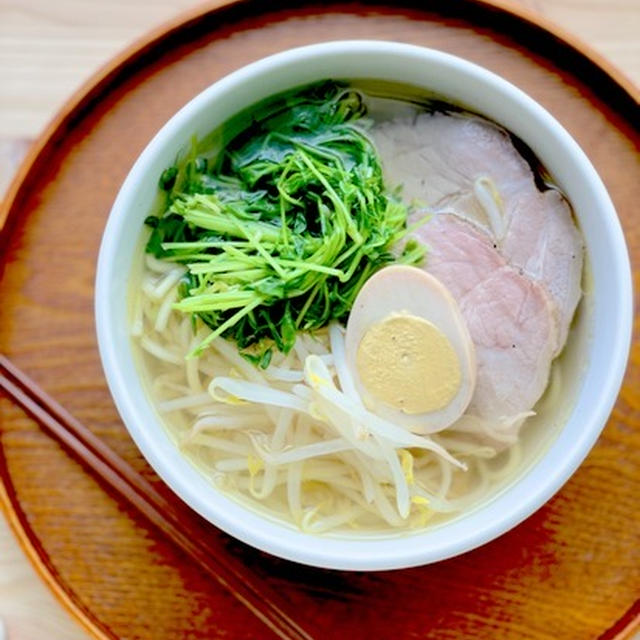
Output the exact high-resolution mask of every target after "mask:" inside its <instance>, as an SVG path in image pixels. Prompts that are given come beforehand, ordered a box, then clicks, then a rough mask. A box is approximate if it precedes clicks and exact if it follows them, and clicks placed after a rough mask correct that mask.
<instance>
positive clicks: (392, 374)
mask: <svg viewBox="0 0 640 640" xmlns="http://www.w3.org/2000/svg"><path fill="white" fill-rule="evenodd" d="M356 366H357V368H358V373H359V374H360V379H361V381H362V384H363V385H364V387H365V389H366V390H367V391H368V392H369V393H370V394H371V395H373V396H375V397H376V398H377V399H378V400H381V401H382V402H384V403H385V404H387V405H389V406H391V407H393V408H395V409H398V410H400V411H403V412H404V413H407V414H412V415H413V414H418V413H427V412H430V411H438V410H440V409H443V408H444V407H446V406H447V405H448V404H449V403H450V402H451V401H452V400H453V399H454V398H455V396H456V394H457V392H458V390H459V389H460V385H461V383H462V371H461V367H460V361H459V359H458V356H457V354H456V352H455V350H454V348H453V345H452V344H451V342H450V341H449V339H448V338H447V336H445V335H444V333H443V332H442V331H440V329H438V327H436V326H435V325H434V324H432V323H431V322H429V321H428V320H425V319H424V318H420V317H418V316H414V315H411V314H409V313H393V314H391V315H389V316H387V317H386V318H385V319H384V320H382V321H381V322H379V323H377V324H374V325H372V326H371V327H370V328H369V329H368V330H367V331H366V333H365V334H364V336H363V337H362V340H361V341H360V344H359V345H358V351H357V355H356Z"/></svg>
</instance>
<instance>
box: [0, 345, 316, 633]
mask: <svg viewBox="0 0 640 640" xmlns="http://www.w3.org/2000/svg"><path fill="white" fill-rule="evenodd" d="M0 389H4V390H5V391H6V393H7V394H8V395H9V396H10V397H11V398H12V399H13V400H14V401H15V402H16V403H17V404H19V405H20V406H21V407H22V408H23V409H24V410H25V411H26V412H27V413H28V414H29V415H31V416H32V417H33V418H34V419H35V420H37V421H38V422H39V423H40V424H41V425H42V427H43V428H44V429H45V430H46V431H48V432H49V433H50V434H51V435H53V436H54V437H55V438H56V439H57V440H58V441H60V442H61V443H62V444H63V445H64V446H65V447H66V448H67V449H68V450H69V451H71V452H72V453H73V454H74V455H75V456H76V457H77V458H78V459H79V460H80V461H81V462H83V463H84V464H85V465H86V467H88V468H89V469H90V470H91V471H92V472H93V473H95V474H96V475H97V476H98V477H99V478H100V479H102V480H103V481H104V482H106V483H107V484H108V485H109V486H110V487H111V488H112V489H113V490H114V491H116V492H117V493H118V494H119V495H120V496H121V497H123V498H124V499H125V500H127V501H128V502H129V503H130V504H131V505H132V506H134V507H135V508H136V509H137V510H138V511H139V512H140V513H141V514H142V515H144V516H145V517H146V518H147V519H148V520H149V521H150V522H151V523H152V524H154V525H155V526H156V527H157V528H158V529H159V530H160V531H161V532H162V533H164V534H165V535H166V536H167V537H168V538H169V539H170V540H172V541H173V542H174V543H175V544H176V545H177V546H178V547H179V548H180V549H182V550H183V551H184V552H185V553H186V554H187V555H188V556H190V557H191V558H192V559H193V560H194V561H195V562H196V563H197V564H198V565H199V566H200V567H201V568H202V569H204V570H205V571H206V572H207V573H208V574H209V575H210V576H212V577H213V578H215V579H216V580H217V581H218V582H219V583H220V584H221V585H222V586H223V587H225V588H226V589H227V590H228V591H229V592H230V593H231V594H232V595H233V596H234V597H235V598H237V599H238V600H239V601H240V602H242V604H244V605H245V607H247V609H248V610H249V611H251V613H253V615H255V616H256V617H257V618H259V619H260V620H261V621H262V622H263V623H264V624H265V625H266V626H267V627H269V629H271V631H273V633H274V634H275V635H276V636H278V637H279V638H283V639H284V640H313V638H312V636H311V635H310V634H309V633H308V632H307V631H305V630H304V629H303V628H302V627H301V626H300V625H299V624H298V623H297V622H296V621H295V620H293V618H292V617H291V616H290V615H288V614H287V613H286V611H285V607H284V606H283V604H282V603H281V599H280V597H279V596H278V595H277V594H276V593H274V592H273V590H272V589H271V588H270V587H269V586H268V585H266V584H264V583H261V584H260V585H258V584H256V577H255V575H254V574H252V572H251V571H250V570H249V569H248V568H247V567H246V566H245V565H244V564H242V563H241V562H239V561H237V560H236V559H235V558H234V557H233V556H231V555H230V554H229V553H227V552H226V550H224V549H223V548H216V547H215V546H214V545H213V544H212V543H211V541H210V540H208V539H207V538H206V537H203V535H202V531H200V530H198V528H197V527H195V526H193V525H192V524H191V523H190V522H188V521H186V520H185V519H184V518H182V519H181V518H180V514H179V511H178V509H177V508H176V507H175V506H174V505H173V504H172V503H171V502H169V501H168V500H166V499H165V498H164V497H163V496H162V495H161V494H160V493H158V492H157V491H156V489H154V488H153V486H152V485H151V484H149V483H148V482H147V481H146V480H145V479H144V478H143V477H142V476H141V475H140V474H139V473H137V472H136V471H135V470H134V469H133V468H132V467H130V466H129V465H128V464H127V463H126V462H125V461H124V460H122V458H120V457H119V456H118V455H117V454H116V453H115V452H114V451H112V450H111V449H110V448H109V447H108V446H107V445H106V444H105V443H104V442H103V441H102V440H100V438H98V437H97V436H96V435H95V434H94V433H93V432H92V431H90V430H89V429H88V428H87V427H86V426H84V425H83V424H82V423H80V422H79V421H78V420H77V419H76V418H74V417H73V416H72V415H71V414H70V413H69V412H68V411H67V410H66V409H65V408H64V407H62V406H61V405H60V404H58V402H56V401H55V400H54V399H53V398H52V397H51V396H50V395H49V394H47V393H46V392H45V391H43V390H42V389H41V388H40V387H39V386H38V385H37V384H36V383H35V382H34V381H33V380H31V379H30V378H29V377H28V376H27V375H26V374H25V373H24V372H22V371H21V370H20V369H19V368H18V367H16V366H15V365H14V364H13V363H12V362H11V361H10V360H9V359H8V358H7V357H6V356H4V355H2V354H0Z"/></svg>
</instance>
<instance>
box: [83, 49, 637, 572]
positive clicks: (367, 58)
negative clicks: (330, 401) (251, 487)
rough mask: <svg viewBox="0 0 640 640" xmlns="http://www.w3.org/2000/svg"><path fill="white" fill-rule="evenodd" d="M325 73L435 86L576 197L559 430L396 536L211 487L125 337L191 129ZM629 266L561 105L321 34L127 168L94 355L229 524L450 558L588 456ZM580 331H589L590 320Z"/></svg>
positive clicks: (202, 128) (276, 59)
mask: <svg viewBox="0 0 640 640" xmlns="http://www.w3.org/2000/svg"><path fill="white" fill-rule="evenodd" d="M324 78H334V79H339V78H344V79H356V78H369V79H371V78H376V79H381V80H389V81H395V82H403V83H406V84H410V85H414V86H416V87H419V88H425V89H429V90H432V91H436V92H437V93H438V94H441V95H442V96H445V97H446V98H447V99H448V100H449V101H451V102H454V103H460V104H463V105H465V106H467V107H468V108H471V109H473V110H475V111H477V112H479V113H481V114H483V115H485V116H487V117H489V118H491V119H493V120H495V121H497V122H499V123H501V124H502V125H503V126H504V127H506V128H507V129H509V130H511V131H512V132H514V133H515V134H516V135H517V136H519V137H520V138H521V139H522V140H524V141H525V142H526V143H527V144H528V145H529V146H530V147H531V149H532V150H533V151H534V152H535V154H536V155H537V156H538V157H539V158H540V159H541V160H542V162H543V164H544V165H545V166H546V167H547V169H548V170H549V171H550V173H551V174H552V175H553V176H554V177H555V179H556V181H557V182H558V184H559V185H560V187H561V188H562V189H563V190H564V192H565V193H566V194H567V195H568V197H569V199H570V201H571V202H572V204H573V207H574V210H575V213H576V216H577V218H578V220H579V223H580V226H581V228H582V231H583V233H584V237H585V240H586V246H587V254H588V257H589V262H590V265H591V270H592V274H593V287H592V290H591V300H592V302H591V304H590V305H589V306H590V307H591V308H590V309H588V311H587V312H586V313H585V317H586V320H585V322H586V333H587V334H588V335H587V337H586V338H585V339H583V340H582V341H581V342H580V344H579V345H578V346H577V347H574V349H577V352H576V353H575V354H574V356H573V357H574V360H575V361H576V362H577V363H582V369H583V370H582V371H580V372H579V373H578V369H579V367H577V368H576V369H575V371H576V375H575V377H574V378H575V379H574V380H573V381H571V382H570V385H573V390H574V391H575V397H576V399H575V402H574V403H573V404H572V409H571V410H570V415H569V417H568V420H567V421H566V424H564V426H563V428H561V429H559V433H558V434H557V436H556V437H555V439H554V440H553V442H552V443H551V444H550V445H548V446H547V447H546V449H545V450H544V451H543V452H542V453H541V454H540V455H538V457H537V459H535V460H529V461H528V463H527V464H526V465H525V466H524V467H523V470H522V472H521V473H520V475H519V476H518V477H517V478H516V480H515V481H513V482H512V483H511V484H510V485H509V486H508V487H506V488H504V489H503V490H502V491H501V492H500V493H498V494H497V495H496V496H494V497H493V498H491V499H490V500H488V501H486V502H485V503H484V504H480V505H478V506H477V507H476V508H475V509H474V510H472V511H471V512H469V513H467V514H465V515H463V516H461V517H459V518H456V519H454V520H452V521H450V522H448V523H446V524H443V525H441V526H439V527H435V528H433V529H432V530H425V531H422V532H418V533H413V534H406V535H403V536H398V534H394V535H390V536H389V537H388V538H380V537H378V538H364V537H360V538H359V537H358V536H357V534H354V535H353V536H352V537H341V538H340V537H331V536H323V537H314V536H310V535H308V534H304V533H302V532H300V531H298V530H295V529H294V528H293V527H291V526H289V525H285V524H281V523H279V522H276V521H274V520H272V519H267V518H265V517H263V516H261V515H260V514H258V513H256V512H254V511H252V510H249V509H247V508H246V507H245V506H242V505H241V504H240V503H238V502H236V501H234V500H233V499H230V498H229V497H227V496H225V495H224V494H223V493H221V492H219V491H217V490H216V489H215V488H214V487H213V486H212V485H211V484H210V483H209V482H208V481H207V480H206V479H205V478H204V477H203V475H201V474H200V472H199V471H197V470H196V468H195V467H194V466H192V464H191V463H190V462H188V461H187V460H186V459H185V458H183V457H182V456H181V455H180V454H179V453H178V451H177V449H176V447H175V446H174V445H173V444H172V442H171V440H170V438H169V436H168V434H167V432H166V431H165V428H164V426H163V424H162V422H161V420H160V418H159V416H158V414H157V412H156V411H155V409H154V407H153V406H152V404H151V402H150V400H149V398H148V397H147V395H146V394H145V391H144V389H143V385H142V382H141V380H140V376H139V373H138V371H137V369H136V365H135V359H134V353H133V345H132V341H131V339H130V337H129V320H128V308H127V293H126V292H127V286H128V279H129V274H130V272H131V270H132V265H133V263H134V260H140V259H141V257H140V254H139V252H136V250H137V248H139V246H140V245H139V240H140V234H141V232H142V228H143V220H144V218H145V216H146V215H147V214H148V212H149V210H150V207H151V203H152V201H153V199H154V196H155V194H156V189H157V182H158V176H159V175H160V173H161V172H162V170H163V169H164V168H165V167H167V166H169V165H171V164H172V163H173V161H174V158H175V157H176V154H177V153H178V152H179V151H180V150H182V149H184V148H185V146H187V145H188V141H189V140H190V138H191V137H192V136H193V135H194V134H195V135H197V136H200V137H202V136H204V135H205V134H207V133H209V132H210V131H211V130H212V129H214V128H215V127H217V126H218V125H220V124H221V123H223V122H224V121H225V120H227V119H228V118H229V117H230V116H231V115H233V114H234V113H236V112H238V111H239V110H241V109H243V108H244V107H247V106H248V105H251V104H252V103H255V102H257V101H259V100H261V99H264V98H266V97H268V96H270V95H273V94H275V93H278V92H281V91H284V90H286V89H289V88H293V87H296V86H298V85H303V84H305V83H309V82H313V81H316V80H321V79H324ZM631 318H632V294H631V276H630V267H629V260H628V255H627V250H626V246H625V242H624V238H623V235H622V231H621V228H620V225H619V222H618V218H617V216H616V213H615V211H614V208H613V206H612V203H611V201H610V199H609V197H608V195H607V192H606V190H605V188H604V186H603V184H602V182H601V180H600V178H599V177H598V175H597V174H596V172H595V170H594V168H593V167H592V165H591V164H590V163H589V161H588V159H587V158H586V156H585V155H584V153H583V152H582V151H581V150H580V148H579V147H578V145H577V144H576V142H575V141H574V140H573V139H572V138H571V137H570V136H569V134H568V133H567V132H566V131H565V130H564V129H563V128H562V127H561V126H560V125H559V124H558V122H556V121H555V120H554V119H553V117H552V116H551V115H550V114H549V113H548V112H546V111H545V110H544V109H543V108H542V107H540V106H539V105H538V104H537V103H536V102H534V101H533V100H532V99H531V98H529V97H528V96H527V95H525V94H524V93H522V92H521V91H520V90H519V89H517V88H516V87H514V86H513V85H511V84H509V83H507V82H506V81H504V80H502V79H501V78H499V77H498V76H496V75H494V74H492V73H490V72H489V71H487V70H485V69H482V68H480V67H478V66H475V65H473V64H471V63H469V62H466V61H465V60H461V59H459V58H456V57H453V56H451V55H447V54H444V53H441V52H439V51H434V50H429V49H424V48H419V47H414V46H410V45H405V44H397V43H390V42H377V41H350V42H332V43H326V44H318V45H313V46H309V47H304V48H300V49H294V50H290V51H285V52H283V53H280V54H277V55H274V56H271V57H269V58H266V59H263V60H260V61H258V62H256V63H254V64H251V65H249V66H247V67H244V68H242V69H240V70H238V71H236V72H235V73H233V74H231V75H229V76H227V77H225V78H223V79H222V80H220V81H219V82H217V83H215V84H214V85H213V86H211V87H209V88H208V89H206V90H205V91H204V92H202V93H201V94H200V95H198V96H196V97H195V98H194V99H193V100H192V101H191V102H189V103H188V104H187V105H185V106H184V107H183V108H182V109H181V110H180V111H179V112H178V113H177V114H176V115H175V116H173V118H171V120H169V122H167V124H166V125H165V126H164V127H163V128H162V129H161V130H160V131H159V133H158V134H157V135H156V136H155V137H154V138H153V140H152V141H151V142H150V143H149V145H148V146H147V148H146V149H145V150H144V152H143V153H142V154H141V155H140V157H139V158H138V160H137V162H136V163H135V165H134V167H133V168H132V169H131V171H130V173H129V175H128V176H127V179H126V180H125V182H124V184H123V186H122V188H121V190H120V193H119V195H118V197H117V200H116V202H115V204H114V206H113V209H112V211H111V214H110V216H109V220H108V223H107V226H106V229H105V232H104V237H103V242H102V247H101V249H100V256H99V260H98V272H97V281H96V322H97V332H98V342H99V346H100V355H101V357H102V362H103V366H104V370H105V374H106V377H107V381H108V383H109V387H110V389H111V393H112V395H113V398H114V400H115V403H116V405H117V407H118V410H119V412H120V415H121V416H122V419H123V421H124V423H125V425H126V426H127V428H128V430H129V432H130V434H131V436H132V437H133V439H134V440H135V442H136V444H137V445H138V447H139V448H140V450H141V451H142V453H143V454H144V456H145V457H146V458H147V460H148V461H149V462H150V464H151V465H152V466H153V468H154V469H155V470H156V472H157V473H158V474H159V475H160V476H161V477H162V478H163V480H164V481H165V482H166V483H167V484H168V485H169V486H170V487H171V488H172V489H173V490H174V491H175V492H176V493H177V494H178V495H179V496H180V497H181V498H182V499H183V500H184V501H185V502H186V503H187V504H189V505H190V506H191V507H192V508H193V509H195V510H196V511H197V512H198V513H200V514H201V515H202V516H204V517H205V518H206V519H207V520H209V521H210V522H212V523H213V524H215V525H216V526H218V527H220V528H221V529H223V530H224V531H226V532H228V533H229V534H231V535H233V536H235V537H237V538H239V539H240V540H243V541H244V542H247V543H248V544H250V545H253V546H255V547H258V548H260V549H262V550H264V551H267V552H270V553H272V554H275V555H277V556H281V557H283V558H287V559H290V560H295V561H298V562H302V563H305V564H310V565H315V566H319V567H329V568H339V569H354V570H374V569H391V568H400V567H408V566H414V565H420V564H426V563H430V562H435V561H437V560H442V559H444V558H448V557H451V556H454V555H456V554H459V553H462V552H464V551H467V550H470V549H473V548H475V547H478V546H479V545H481V544H483V543H485V542H487V541H489V540H492V539H493V538H496V537H497V536H499V535H500V534H502V533H504V532H505V531H507V530H508V529H510V528H512V527H513V526H515V525H516V524H518V523H519V522H520V521H522V520H523V519H524V518H526V517H527V516H529V515H530V514H531V513H533V512H534V511H535V510H536V509H538V508H539V507H540V506H541V505H542V504H543V503H544V502H545V501H546V500H548V499H549V498H550V497H551V496H552V495H553V494H554V493H555V492H556V491H558V489H559V488H560V487H561V486H562V485H563V483H564V482H565V481H566V480H567V479H568V478H569V476H570V475H571V474H572V473H573V472H574V471H575V469H576V468H577V467H578V465H579V464H580V463H581V461H582V460H583V459H584V457H585V456H586V455H587V453H588V452H589V450H590V449H591V447H592V446H593V444H594V442H595V441H596V439H597V437H598V435H599V434H600V432H601V430H602V428H603V426H604V424H605V422H606V420H607V418H608V416H609V413H610V411H611V408H612V406H613V403H614V401H615V399H616V395H617V393H618V390H619V386H620V383H621V380H622V376H623V373H624V369H625V364H626V359H627V355H628V351H629V342H630V335H631ZM583 333H584V332H583Z"/></svg>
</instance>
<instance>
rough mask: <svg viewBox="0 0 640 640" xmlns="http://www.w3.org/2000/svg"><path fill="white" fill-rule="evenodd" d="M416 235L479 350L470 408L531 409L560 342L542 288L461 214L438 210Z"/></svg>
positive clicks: (484, 412)
mask: <svg viewBox="0 0 640 640" xmlns="http://www.w3.org/2000/svg"><path fill="white" fill-rule="evenodd" d="M415 235H416V237H417V238H418V239H419V240H420V241H421V242H423V243H424V244H426V245H427V247H428V249H429V253H428V261H427V265H426V267H425V268H426V269H427V271H429V272H430V273H431V274H432V275H434V276H435V277H436V278H438V279H439V280H440V281H441V282H442V283H443V284H444V285H445V286H446V287H447V288H448V289H449V290H450V291H451V293H452V295H453V296H454V298H455V299H456V301H457V302H458V304H459V306H460V309H461V311H462V314H463V316H464V318H465V321H466V323H467V327H468V329H469V333H470V335H471V339H472V340H473V342H474V344H475V347H476V358H477V366H478V371H477V381H476V389H475V392H474V396H473V398H472V400H471V404H470V405H469V412H470V413H472V414H474V415H477V416H479V417H481V418H488V419H492V420H493V419H495V420H500V419H503V418H509V417H511V416H514V415H517V414H520V413H523V412H526V411H528V410H529V409H531V407H533V405H534V404H535V403H536V402H537V401H538V399H539V398H540V396H541V395H542V393H543V392H544V390H545V388H546V386H547V382H548V378H549V371H550V367H551V361H552V359H553V354H554V349H555V345H556V343H557V335H556V323H555V320H554V317H553V303H552V301H551V300H550V298H549V296H548V294H547V292H546V291H545V289H544V287H542V286H540V285H539V284H538V283H537V282H535V281H534V280H531V279H530V278H528V277H526V276H524V275H522V274H520V272H519V271H518V270H517V269H514V268H513V267H512V266H510V265H509V264H508V263H507V262H506V260H505V259H504V258H503V257H502V256H501V255H500V253H499V252H498V250H497V249H496V248H494V242H493V240H492V239H491V237H490V236H489V235H488V234H486V233H485V232H484V231H482V230H480V229H478V228H477V227H474V226H473V225H472V224H470V223H469V222H466V221H465V220H462V219H461V218H460V217H458V216H456V215H453V214H446V213H440V214H436V215H434V216H433V217H432V218H431V219H430V220H429V221H427V222H426V223H425V224H424V225H422V226H421V227H420V228H419V229H418V230H417V231H416V232H415ZM519 424H520V423H519V422H518V423H514V424H513V427H514V428H517V427H518V426H519Z"/></svg>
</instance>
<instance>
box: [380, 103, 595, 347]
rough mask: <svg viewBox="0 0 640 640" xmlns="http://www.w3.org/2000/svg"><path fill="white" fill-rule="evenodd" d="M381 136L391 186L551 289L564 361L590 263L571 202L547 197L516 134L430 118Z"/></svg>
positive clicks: (400, 123) (398, 124) (470, 121)
mask: <svg viewBox="0 0 640 640" xmlns="http://www.w3.org/2000/svg"><path fill="white" fill-rule="evenodd" d="M373 135H374V138H375V142H376V144H377V146H378V150H379V152H380V156H381V159H382V164H383V168H384V171H385V175H386V178H387V180H388V182H389V184H394V185H395V184H402V185H403V195H404V197H405V198H406V199H407V200H408V201H416V200H417V201H419V202H422V203H424V205H425V206H426V207H428V208H429V209H431V210H433V211H436V212H438V211H448V212H452V213H454V214H456V215H458V216H460V217H463V218H465V219H466V220H468V221H469V222H471V223H473V224H474V225H476V226H477V227H478V228H479V229H482V230H483V231H484V232H486V234H488V236H489V237H490V238H491V240H492V242H491V244H492V245H493V244H495V246H496V248H497V249H498V250H499V251H500V253H501V255H502V256H503V257H504V258H505V259H506V261H507V262H508V263H509V264H510V265H511V266H512V267H514V268H515V269H517V270H519V271H520V270H521V271H522V273H524V274H526V275H527V276H528V277H530V278H531V279H533V280H535V281H537V282H538V283H539V284H540V285H542V287H544V289H545V291H546V293H547V294H548V296H549V298H550V301H551V304H552V306H553V314H552V316H553V319H554V321H555V323H556V336H557V340H556V344H555V345H554V349H553V352H554V355H557V354H558V353H559V352H560V351H561V349H562V347H563V346H564V343H565V341H566V337H567V332H568V328H569V325H570V323H571V319H572V318H573V314H574V312H575V309H576V306H577V304H578V301H579V299H580V296H581V282H580V281H581V274H582V261H583V244H582V238H581V235H580V232H579V231H578V229H577V228H576V226H575V224H574V221H573V218H572V215H571V210H570V208H569V206H568V204H567V202H566V200H565V199H564V198H563V196H562V195H561V194H560V193H559V192H558V191H556V190H553V189H550V190H547V191H544V192H541V191H539V190H538V188H537V186H536V184H535V180H534V175H533V172H532V171H531V168H530V167H529V164H528V163H527V162H526V161H525V160H524V158H523V157H522V156H521V155H520V154H519V153H518V151H517V150H516V148H515V147H514V146H513V143H512V141H511V138H510V136H509V134H508V133H507V132H506V131H504V130H503V129H501V128H500V127H498V126H496V125H494V124H492V123H490V122H487V121H485V120H481V119H479V118H474V117H468V116H457V115H446V114H442V113H434V114H427V113H425V114H420V115H418V116H416V117H414V118H400V119H396V120H392V121H389V122H386V123H382V124H380V125H378V126H377V127H376V128H375V129H374V131H373Z"/></svg>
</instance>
